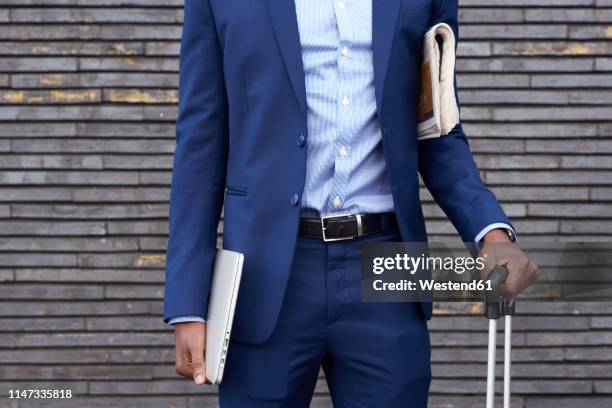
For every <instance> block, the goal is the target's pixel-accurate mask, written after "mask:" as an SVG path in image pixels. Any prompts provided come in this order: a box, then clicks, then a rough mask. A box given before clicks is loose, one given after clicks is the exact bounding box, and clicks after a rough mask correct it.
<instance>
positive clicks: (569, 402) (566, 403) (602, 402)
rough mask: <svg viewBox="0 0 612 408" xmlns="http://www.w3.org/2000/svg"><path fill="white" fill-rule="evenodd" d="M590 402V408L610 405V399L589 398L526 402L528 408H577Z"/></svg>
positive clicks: (530, 399)
mask: <svg viewBox="0 0 612 408" xmlns="http://www.w3.org/2000/svg"><path fill="white" fill-rule="evenodd" d="M585 401H588V404H589V407H592V408H607V407H608V406H609V405H610V399H609V398H608V397H589V398H588V399H585V398H576V397H564V398H559V397H546V398H542V397H535V396H534V397H528V398H527V400H526V404H527V405H526V406H527V408H575V407H577V406H580V404H583V403H585Z"/></svg>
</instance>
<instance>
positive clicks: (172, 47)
mask: <svg viewBox="0 0 612 408" xmlns="http://www.w3.org/2000/svg"><path fill="white" fill-rule="evenodd" d="M180 48H181V45H180V42H178V41H150V42H147V43H146V44H145V54H146V55H153V56H157V55H166V56H178V55H179V52H180Z"/></svg>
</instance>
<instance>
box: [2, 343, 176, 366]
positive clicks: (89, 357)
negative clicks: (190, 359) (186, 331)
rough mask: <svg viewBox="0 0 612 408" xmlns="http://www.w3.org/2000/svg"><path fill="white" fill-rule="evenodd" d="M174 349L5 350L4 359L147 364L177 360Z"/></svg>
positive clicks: (28, 361) (36, 361)
mask: <svg viewBox="0 0 612 408" xmlns="http://www.w3.org/2000/svg"><path fill="white" fill-rule="evenodd" d="M174 359H175V356H174V350H173V349H172V348H170V347H166V348H143V347H141V346H140V347H134V348H132V347H122V348H120V349H117V348H115V349H113V348H101V347H99V348H90V349H86V348H85V349H83V348H82V349H60V348H58V349H54V350H53V353H50V352H49V350H45V349H29V350H23V349H16V350H9V351H6V350H1V349H0V362H2V363H3V364H32V363H34V364H40V362H41V361H44V362H45V363H47V364H102V363H105V364H117V363H119V364H147V363H174Z"/></svg>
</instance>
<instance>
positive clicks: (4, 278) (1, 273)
mask: <svg viewBox="0 0 612 408" xmlns="http://www.w3.org/2000/svg"><path fill="white" fill-rule="evenodd" d="M14 278H15V273H14V271H13V270H12V269H0V282H10V281H12V280H14Z"/></svg>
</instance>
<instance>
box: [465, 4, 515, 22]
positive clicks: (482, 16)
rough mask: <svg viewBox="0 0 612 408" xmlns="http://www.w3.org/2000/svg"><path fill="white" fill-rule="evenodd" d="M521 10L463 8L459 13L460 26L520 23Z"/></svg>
mask: <svg viewBox="0 0 612 408" xmlns="http://www.w3.org/2000/svg"><path fill="white" fill-rule="evenodd" d="M523 14H524V13H523V10H521V9H518V8H514V9H499V8H464V9H460V11H459V22H460V24H467V23H480V22H482V21H496V22H499V23H522V22H523V19H524V18H523Z"/></svg>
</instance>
